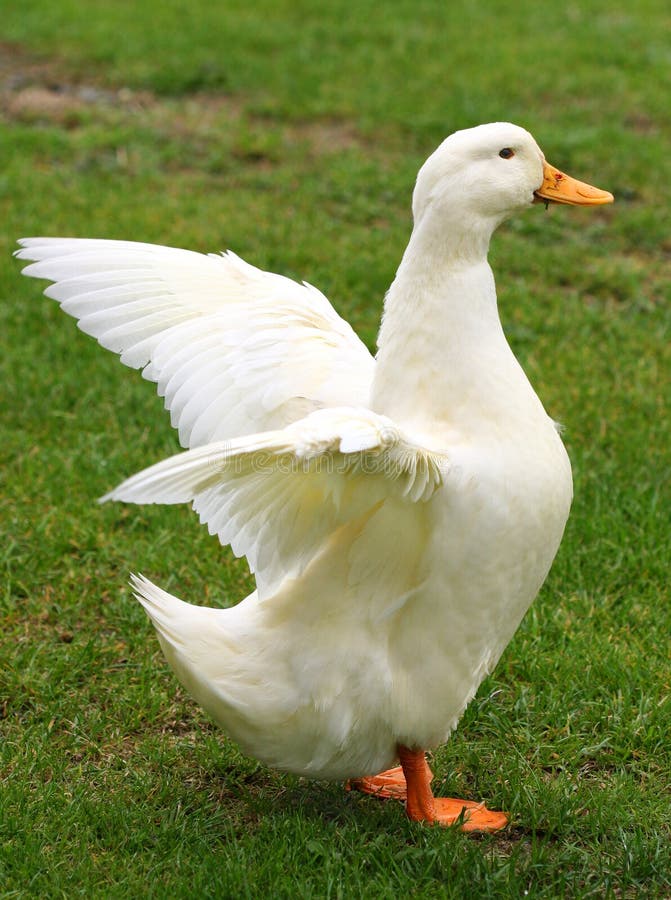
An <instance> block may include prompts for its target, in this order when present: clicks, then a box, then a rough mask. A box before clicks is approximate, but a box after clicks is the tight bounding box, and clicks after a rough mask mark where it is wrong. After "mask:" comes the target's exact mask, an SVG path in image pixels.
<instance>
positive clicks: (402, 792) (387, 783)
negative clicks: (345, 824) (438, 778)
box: [347, 763, 433, 802]
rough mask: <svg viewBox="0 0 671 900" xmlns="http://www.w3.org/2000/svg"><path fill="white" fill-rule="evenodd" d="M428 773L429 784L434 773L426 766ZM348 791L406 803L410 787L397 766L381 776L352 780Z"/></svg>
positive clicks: (401, 768)
mask: <svg viewBox="0 0 671 900" xmlns="http://www.w3.org/2000/svg"><path fill="white" fill-rule="evenodd" d="M426 772H427V776H428V779H429V782H430V781H432V779H433V773H432V772H431V769H430V768H429V765H428V763H427V764H426ZM347 790H348V791H351V790H353V791H361V792H362V793H364V794H370V795H371V796H373V797H379V798H380V799H381V800H401V801H403V802H405V800H406V799H407V796H408V786H407V784H406V781H405V775H404V774H403V767H402V766H395V767H394V768H393V769H387V770H386V771H385V772H380V774H379V775H370V776H367V777H366V778H352V779H351V780H350V781H348V782H347Z"/></svg>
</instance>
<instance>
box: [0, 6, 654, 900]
mask: <svg viewBox="0 0 671 900" xmlns="http://www.w3.org/2000/svg"><path fill="white" fill-rule="evenodd" d="M670 33H671V10H670V9H669V6H668V4H667V3H663V2H661V0H659V2H658V0H642V2H640V3H638V4H636V7H635V8H633V7H632V6H631V5H625V4H622V3H615V4H613V3H612V2H605V0H594V2H591V3H589V4H578V3H569V4H567V5H566V6H565V7H560V6H557V4H553V3H549V2H547V0H540V2H535V3H531V2H528V0H522V2H519V3H517V4H510V3H503V2H500V0H493V2H491V3H487V4H482V3H474V2H467V0H458V2H455V3H452V4H449V5H447V4H444V3H439V2H436V0H414V2H412V3H410V2H406V0H390V2H388V3H387V4H385V5H384V7H381V6H380V5H378V4H372V3H370V2H361V3H358V4H356V6H353V5H351V4H349V3H345V2H340V0H328V2H325V3H323V4H320V5H319V6H317V5H315V4H308V3H305V2H291V3H289V2H287V0H275V2H271V0H261V2H257V3H255V4H254V5H250V4H248V3H241V2H238V0H236V2H229V3H227V4H226V5H225V6H224V5H217V4H212V3H205V2H203V0H195V2H190V3H188V4H187V3H183V2H177V0H163V2H162V3H160V4H159V3H158V2H155V0H148V2H146V3H144V4H141V5H140V4H135V3H130V2H127V0H120V2H117V3H115V4H107V3H102V2H93V0H90V2H85V0H80V2H73V0H63V2H60V3H58V4H53V3H47V2H45V0H33V2H31V3H30V4H24V5H23V6H21V7H20V8H17V9H15V10H12V11H11V14H9V15H6V16H3V20H2V23H1V24H0V119H1V125H2V127H1V128H0V158H2V160H3V165H2V168H1V169H0V211H1V214H2V221H3V223H4V227H3V228H2V229H1V230H0V249H1V250H2V252H0V285H1V287H2V290H1V294H0V316H1V317H2V326H1V330H0V334H1V335H2V354H1V356H0V378H1V379H2V390H3V404H2V409H3V415H2V420H1V422H0V427H1V428H2V432H1V441H0V448H1V449H0V453H1V454H2V472H3V475H4V484H3V490H2V498H1V499H0V504H1V508H2V525H3V537H4V539H3V542H2V557H3V564H4V573H5V575H4V582H3V583H4V591H3V593H2V595H1V599H0V615H1V616H2V625H1V628H2V631H1V632H0V633H1V634H2V648H1V650H0V735H1V737H2V742H1V745H0V778H1V779H2V802H1V803H0V891H1V892H2V894H1V896H3V897H23V896H26V897H27V896H39V895H44V896H65V897H72V896H78V895H87V896H114V897H125V896H159V897H160V896H175V897H181V896H184V897H186V896H189V897H191V896H213V897H242V896H249V897H254V896H261V895H263V896H267V895H270V896H273V897H292V898H293V897H357V896H366V897H396V896H409V895H412V896H421V897H435V896H441V897H442V896H444V897H472V896H483V897H490V896H492V897H493V896H502V897H518V896H519V897H521V896H531V897H551V898H554V897H559V896H567V897H577V896H580V897H582V896H595V897H610V896H612V897H615V896H617V897H633V896H660V897H662V896H668V895H671V874H670V873H671V851H670V850H669V837H670V830H671V829H670V820H671V815H670V810H669V796H670V789H671V758H670V756H671V754H670V752H669V743H670V741H669V732H670V724H669V722H670V720H669V713H670V710H671V702H670V700H669V692H670V684H671V666H670V663H669V633H670V631H671V628H670V626H671V613H670V605H669V587H668V563H669V555H670V553H669V551H670V546H669V545H670V528H669V525H670V520H669V519H670V517H669V499H670V497H669V493H670V492H669V473H670V469H671V458H670V452H669V446H670V443H671V440H670V438H671V435H670V430H671V429H670V425H669V416H668V399H669V361H670V360H669V357H670V353H669V325H670V319H671V316H670V312H669V299H670V297H669V295H670V293H671V291H670V288H669V284H670V281H671V279H670V276H671V236H670V234H671V233H670V229H669V225H670V221H671V152H670V151H671V140H670V138H671V118H670V117H669V114H668V102H669V96H670V88H671V43H670V42H669V34H670ZM501 119H506V120H511V121H515V122H517V123H518V124H521V125H523V126H525V127H527V128H528V129H529V130H531V131H532V132H533V133H534V135H535V136H536V138H537V140H538V141H539V143H540V145H541V146H542V147H543V149H544V150H545V152H546V155H547V157H548V159H550V161H551V162H553V163H554V164H555V165H557V166H559V167H560V168H562V169H564V170H565V171H568V172H569V173H570V174H572V175H574V176H576V177H578V178H580V179H582V180H585V181H589V182H591V183H593V184H596V185H598V186H600V187H603V188H606V189H609V190H612V191H613V192H614V193H615V195H616V201H617V202H616V204H615V205H614V206H613V207H609V208H605V209H600V210H572V209H554V208H553V209H551V210H549V211H548V212H545V211H544V210H543V209H542V208H537V209H533V210H530V211H529V212H528V213H527V214H526V215H525V216H522V217H520V218H518V219H516V220H515V221H513V222H510V223H508V224H507V225H505V226H504V227H503V229H502V230H501V232H500V233H499V234H498V235H497V236H496V238H495V240H494V245H493V249H492V255H491V260H492V263H493V266H494V269H495V273H496V275H497V283H498V290H499V300H500V306H501V313H502V318H503V320H504V325H505V326H506V330H507V333H508V335H509V338H510V341H511V344H512V345H513V348H514V349H515V351H516V353H517V354H518V356H519V358H520V360H521V362H522V363H523V365H524V367H525V369H526V371H527V373H528V374H529V376H530V378H531V380H532V382H533V383H534V385H535V387H536V388H537V390H538V392H539V394H540V396H541V398H542V400H543V402H544V403H545V406H546V408H547V409H548V411H549V412H550V413H551V414H552V415H553V416H554V417H555V418H557V419H559V420H561V421H562V422H563V423H564V424H565V426H566V432H565V440H566V443H567V446H568V449H569V452H570V455H571V458H572V461H573V466H574V476H575V484H576V499H575V503H574V507H573V512H572V516H571V520H570V522H569V526H568V529H567V533H566V537H565V540H564V543H563V545H562V549H561V551H560V554H559V557H558V559H557V562H556V564H555V567H554V569H553V571H552V573H551V576H550V579H549V581H548V583H547V584H546V586H545V588H544V589H543V592H542V594H541V597H540V598H539V600H538V602H537V603H536V604H535V605H534V607H533V608H532V610H531V612H530V613H529V614H528V616H527V617H526V619H525V621H524V623H523V625H522V627H521V628H520V631H519V632H518V634H517V636H516V638H515V640H514V641H513V643H512V644H511V646H510V648H509V649H508V651H507V652H506V654H505V656H504V658H503V660H502V662H501V664H500V666H499V667H498V669H497V671H496V672H495V673H494V675H493V676H492V677H491V678H490V679H488V681H487V683H486V684H485V685H483V687H482V689H481V691H480V692H479V694H478V697H477V698H476V700H475V701H474V703H473V704H472V706H471V707H470V708H469V710H468V712H467V715H466V717H465V719H464V721H463V723H462V725H461V727H460V729H459V731H458V732H457V734H456V735H455V736H454V738H453V740H451V741H450V743H449V744H448V745H447V746H446V747H445V748H442V749H441V750H440V751H439V752H438V753H437V754H436V757H435V760H434V764H435V768H436V772H437V778H438V782H439V784H440V783H441V782H442V783H443V784H442V790H443V791H447V790H449V791H451V792H461V794H462V795H464V796H469V797H470V796H472V797H486V798H487V799H488V801H489V802H490V805H495V806H499V807H502V808H505V809H508V810H510V811H511V812H512V813H513V816H514V824H513V826H512V827H511V828H510V829H509V830H508V831H506V832H505V833H504V834H502V835H500V836H496V837H488V838H482V839H475V840H474V839H472V838H466V837H464V836H463V835H461V834H458V833H453V832H451V831H437V830H435V829H426V828H421V827H418V826H413V825H411V824H409V823H408V822H406V820H405V819H404V816H403V812H402V809H401V808H400V807H397V806H395V805H394V806H392V805H389V804H376V803H374V802H372V801H370V800H368V799H366V798H363V797H359V796H355V795H351V794H350V795H346V796H345V795H343V793H342V789H341V787H340V786H338V785H328V784H310V783H307V782H302V781H300V780H298V779H294V778H290V777H288V776H283V775H278V774H276V773H273V772H269V771H268V770H266V769H264V768H263V767H262V766H260V765H258V764H256V763H255V762H254V761H251V760H248V759H244V758H243V757H242V756H241V755H240V754H239V752H238V751H237V749H236V748H235V747H234V746H233V745H232V744H231V743H230V742H228V741H227V740H226V739H225V738H224V737H223V736H222V735H221V734H220V733H219V732H218V731H216V730H215V729H214V728H213V727H212V726H211V725H210V723H209V722H208V720H207V719H206V717H205V716H204V715H203V714H201V713H200V711H199V710H198V709H196V708H195V706H194V704H193V703H192V702H191V701H190V700H189V699H188V698H186V697H185V696H184V695H183V694H182V692H181V691H180V689H179V688H178V686H177V685H176V682H175V681H174V679H173V677H172V675H171V674H170V673H169V672H168V671H167V668H166V666H165V665H164V664H163V661H162V658H161V655H160V652H159V650H158V647H157V643H156V641H155V638H154V636H153V634H152V632H151V629H150V626H149V624H148V622H147V621H146V619H145V617H144V614H143V613H142V612H141V610H140V609H139V608H138V606H137V604H135V603H134V602H133V601H132V600H131V598H130V596H129V592H128V590H127V588H126V587H125V581H126V576H127V572H128V571H129V570H131V569H133V570H137V569H141V570H142V571H145V572H147V574H148V575H150V576H152V577H154V578H155V579H156V580H157V582H158V583H159V584H161V585H162V586H164V587H166V588H168V589H171V588H172V589H173V590H174V591H175V593H177V594H178V595H179V596H181V597H184V598H185V599H189V600H191V601H195V602H205V603H208V602H209V603H232V602H236V601H237V600H238V599H240V598H241V597H242V596H244V595H245V593H246V592H247V591H248V590H249V587H250V581H249V578H248V575H247V570H246V567H245V565H244V563H242V562H240V561H236V560H234V559H233V558H232V557H231V556H230V554H229V553H228V551H223V550H222V549H221V548H220V547H218V546H217V544H216V542H215V541H213V540H212V539H211V538H209V537H208V536H207V534H204V533H203V530H201V529H200V528H199V526H198V523H197V521H196V518H195V516H193V515H192V514H191V513H190V512H189V511H188V510H187V509H153V508H128V509H126V508H120V507H114V508H112V507H110V508H106V507H104V508H98V507H97V505H96V504H95V498H96V497H98V496H100V495H101V494H102V493H104V492H105V491H106V490H108V489H109V488H110V487H111V486H113V485H114V484H115V483H117V482H118V481H119V480H121V479H122V478H123V477H124V476H126V475H128V474H130V473H132V472H134V471H136V470H138V469H140V468H142V467H144V466H145V465H147V464H149V463H150V462H153V461H154V460H157V459H159V458H161V457H162V456H165V455H167V454H168V453H171V452H174V451H175V450H176V449H177V441H176V438H175V436H174V434H173V433H172V431H171V429H170V426H169V423H168V421H167V416H166V415H165V414H161V411H160V402H159V401H157V400H156V398H155V396H154V395H153V391H152V388H151V387H150V386H149V385H147V384H146V383H143V382H142V380H141V379H140V378H139V377H138V376H137V375H136V374H134V373H132V372H130V371H129V370H127V369H124V368H123V367H122V366H120V365H119V364H118V362H117V360H115V359H114V358H113V357H112V356H111V355H109V354H106V353H104V352H102V351H101V349H100V348H99V347H97V346H96V344H95V343H94V342H92V341H91V340H90V339H88V338H86V337H84V336H83V335H81V334H80V333H79V332H77V331H76V329H75V327H74V324H73V322H72V321H71V320H69V319H68V318H67V317H66V316H64V315H63V314H62V313H61V312H60V311H59V310H58V308H57V306H56V305H55V304H53V303H52V302H51V301H48V300H46V299H44V298H42V297H41V296H40V295H39V286H38V285H37V284H36V283H35V282H33V281H28V280H25V279H21V278H20V277H19V274H18V273H19V268H20V267H19V266H18V265H17V263H16V262H15V261H13V260H12V259H11V251H12V249H13V248H14V246H15V243H14V242H15V240H16V238H18V237H21V236H26V235H34V234H50V235H73V236H87V237H109V238H125V239H133V240H141V241H152V242H156V243H162V244H168V245H174V246H183V247H189V248H193V249H199V250H205V251H216V250H219V249H223V248H226V247H230V248H231V249H233V250H235V251H236V252H237V253H239V254H240V255H241V256H243V257H244V258H245V259H247V260H249V261H250V262H251V263H253V264H255V265H259V266H261V267H263V268H268V269H271V270H273V271H277V272H281V273H283V274H287V275H290V276H293V277H296V278H299V279H303V278H304V279H306V280H308V281H310V282H311V283H313V284H316V285H317V286H318V287H320V288H321V289H322V290H323V291H324V292H325V293H326V294H327V296H329V297H330V298H331V300H332V301H333V303H334V305H335V306H336V308H337V309H338V311H339V312H340V313H341V314H342V315H344V316H345V317H346V318H348V319H349V320H350V321H351V322H352V324H353V325H354V327H355V328H356V329H357V331H358V332H359V334H360V335H361V336H362V337H363V338H364V340H366V342H367V343H368V345H369V346H370V347H371V348H373V347H374V341H375V334H376V330H377V324H378V320H379V315H380V311H381V304H382V298H383V296H384V292H385V290H386V288H387V287H388V285H389V283H390V281H391V279H392V278H393V275H394V272H395V268H396V266H397V264H398V261H399V259H400V256H401V253H402V251H403V248H404V245H405V242H406V240H407V237H408V234H409V228H410V211H409V207H410V195H411V191H412V186H413V182H414V177H415V173H416V171H417V168H418V167H419V165H420V164H421V162H422V161H423V160H424V159H425V157H426V156H427V155H428V154H429V153H430V152H431V151H432V150H433V149H434V148H435V146H436V145H437V144H438V143H439V142H440V141H441V140H442V139H443V137H445V135H446V134H448V133H449V132H451V131H453V130H455V129H457V128H461V127H467V126H470V125H474V124H478V123H480V122H485V121H493V120H501Z"/></svg>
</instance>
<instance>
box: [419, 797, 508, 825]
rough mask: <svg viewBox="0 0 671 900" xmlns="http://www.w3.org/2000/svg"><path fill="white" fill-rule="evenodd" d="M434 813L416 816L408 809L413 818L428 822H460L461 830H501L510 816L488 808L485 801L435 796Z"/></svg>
mask: <svg viewBox="0 0 671 900" xmlns="http://www.w3.org/2000/svg"><path fill="white" fill-rule="evenodd" d="M433 813H434V817H431V815H430V814H429V815H428V816H426V815H418V816H414V815H412V814H411V811H410V810H408V816H409V817H410V818H411V819H415V820H416V821H420V822H427V824H432V825H454V824H456V823H457V822H459V823H460V825H459V827H460V830H461V831H471V832H477V831H479V832H493V831H500V830H501V829H502V828H505V827H506V825H507V824H508V816H507V815H506V814H505V813H503V812H496V811H495V810H492V809H487V807H486V806H485V804H484V803H475V802H474V801H472V800H457V799H455V798H454V797H434V798H433Z"/></svg>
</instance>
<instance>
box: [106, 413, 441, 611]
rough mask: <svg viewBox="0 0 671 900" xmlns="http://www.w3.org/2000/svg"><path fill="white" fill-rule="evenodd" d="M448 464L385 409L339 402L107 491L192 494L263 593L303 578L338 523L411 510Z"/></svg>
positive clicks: (175, 498) (144, 497)
mask: <svg viewBox="0 0 671 900" xmlns="http://www.w3.org/2000/svg"><path fill="white" fill-rule="evenodd" d="M446 472H447V457H446V455H445V454H442V453H439V452H433V451H429V450H426V449H424V448H422V447H420V446H419V445H417V444H415V443H413V442H412V440H410V439H409V438H408V437H407V436H405V435H404V434H402V433H401V431H400V430H399V429H398V428H397V427H396V426H395V425H394V423H393V422H392V421H391V420H390V419H388V418H386V417H385V416H381V415H378V414H376V413H374V412H372V411H371V410H368V409H350V408H337V409H325V410H320V411H318V412H315V413H312V414H311V415H309V416H307V417H306V418H304V419H302V420H300V421H298V422H295V423H294V424H292V425H290V426H288V427H287V428H284V429H282V430H278V431H269V432H265V433H263V434H257V435H250V436H247V437H244V438H238V439H235V440H231V441H223V442H219V443H216V444H209V445H207V446H204V447H199V448H197V449H195V450H190V451H188V452H185V453H179V454H177V455H176V456H173V457H171V458H170V459H167V460H165V461H163V462H160V463H158V464H157V465H155V466H152V467H151V468H149V469H145V470H144V471H142V472H140V473H139V474H137V475H134V476H133V477H131V478H129V479H127V480H126V481H124V482H123V483H122V484H120V485H119V487H117V488H115V489H114V490H113V491H111V492H110V493H109V494H107V495H106V496H105V497H103V498H102V499H103V500H122V501H126V502H130V503H187V502H190V501H192V502H193V507H194V509H195V510H196V512H197V513H198V514H199V515H200V519H201V521H202V522H203V523H205V524H207V526H208V529H209V531H210V533H211V534H217V535H218V536H219V539H220V541H221V542H222V544H230V545H231V547H232V549H233V551H234V552H235V553H236V554H237V555H238V556H246V557H247V559H248V561H249V564H250V567H251V569H252V571H254V572H255V573H256V576H257V584H258V587H259V593H260V595H261V596H263V594H264V593H267V592H269V591H270V590H272V588H274V587H275V586H277V584H279V582H280V581H281V580H282V579H283V578H285V577H287V576H289V577H298V576H299V575H300V573H301V572H302V571H303V570H304V568H305V567H306V566H307V564H308V563H309V562H310V560H311V559H313V558H314V556H315V555H316V554H317V553H318V552H319V550H320V548H321V547H323V546H324V545H325V543H326V542H327V541H328V540H330V539H332V538H333V537H334V535H336V534H337V533H338V530H339V529H341V528H343V527H344V526H347V525H351V524H352V523H356V522H364V521H366V518H367V517H370V516H372V515H374V514H375V513H376V512H377V511H378V510H379V509H380V508H381V507H382V506H383V505H384V504H385V503H387V501H390V502H392V503H401V504H402V505H403V506H404V507H406V508H408V507H417V506H418V505H420V504H421V503H422V502H423V501H426V500H428V499H430V498H431V497H432V496H433V494H434V493H435V491H436V490H437V489H439V488H440V486H441V485H442V483H443V479H444V477H445V474H446ZM394 527H397V528H400V529H402V528H403V523H402V522H397V525H396V526H394ZM371 564H372V565H376V564H377V563H376V562H375V561H373V562H372V563H371Z"/></svg>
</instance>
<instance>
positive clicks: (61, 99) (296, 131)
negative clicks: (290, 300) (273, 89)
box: [0, 42, 365, 166]
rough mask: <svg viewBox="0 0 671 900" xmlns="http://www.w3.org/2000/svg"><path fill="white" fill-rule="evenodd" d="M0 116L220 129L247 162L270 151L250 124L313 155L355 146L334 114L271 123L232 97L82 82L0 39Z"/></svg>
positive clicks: (168, 133)
mask: <svg viewBox="0 0 671 900" xmlns="http://www.w3.org/2000/svg"><path fill="white" fill-rule="evenodd" d="M0 117H2V118H4V119H5V120H6V121H13V122H22V123H24V124H32V125H53V126H56V127H59V128H63V129H66V130H71V129H76V128H79V127H83V126H85V125H86V124H88V123H91V122H94V123H103V124H105V123H110V124H113V123H115V122H116V123H118V122H119V121H123V122H124V123H126V124H131V125H132V124H133V123H134V122H135V121H136V122H137V124H138V126H140V125H141V126H142V127H143V128H145V129H146V128H151V129H155V130H156V131H157V132H159V133H160V135H161V137H162V138H165V137H168V138H170V139H174V140H176V141H188V140H190V139H193V138H196V139H207V138H210V137H211V138H215V139H216V136H217V134H221V133H222V130H223V129H227V131H228V133H229V134H230V132H231V130H235V131H241V132H245V135H244V136H243V141H242V147H241V150H240V152H239V153H237V152H235V151H234V154H233V155H234V156H236V157H237V158H240V159H244V161H246V162H248V163H251V164H254V163H256V164H259V165H264V166H265V165H268V164H269V163H272V161H273V160H272V154H271V155H268V154H266V153H265V152H263V150H259V149H258V148H255V146H254V145H255V141H254V140H252V141H251V145H252V146H251V147H250V146H248V145H249V143H250V142H249V131H250V129H251V130H252V131H254V132H256V133H258V134H263V133H266V134H274V135H275V136H276V137H279V139H280V141H281V142H282V143H287V144H289V143H291V144H296V143H300V144H307V145H308V148H309V151H310V153H311V154H313V155H314V156H328V155H330V154H334V153H340V152H343V151H347V150H351V149H353V148H357V147H360V146H363V144H364V143H365V140H364V138H363V137H362V135H360V134H359V133H358V132H357V130H356V128H355V127H354V125H353V124H352V123H350V122H348V121H341V120H338V119H317V120H310V121H305V122H291V123H287V122H283V121H282V122H279V121H277V120H274V119H271V118H267V117H260V116H255V115H253V114H252V113H250V112H249V111H248V110H246V108H245V100H244V98H240V97H233V96H231V95H227V94H223V93H214V92H198V93H194V94H190V95H187V96H179V97H170V96H159V95H156V94H155V93H153V92H152V91H148V90H135V89H132V88H129V87H125V86H123V87H113V86H110V85H107V84H105V83H103V82H102V81H100V80H98V79H97V78H96V77H95V74H94V73H87V79H86V82H84V81H83V80H82V79H81V77H79V76H78V75H76V74H75V73H73V72H72V71H70V70H69V69H68V67H67V64H66V63H65V62H64V61H63V60H59V59H58V58H49V59H46V58H37V57H34V56H31V55H30V54H28V53H27V52H26V51H25V50H24V49H23V48H22V47H21V46H20V45H17V44H11V43H7V42H4V43H3V42H0Z"/></svg>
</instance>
